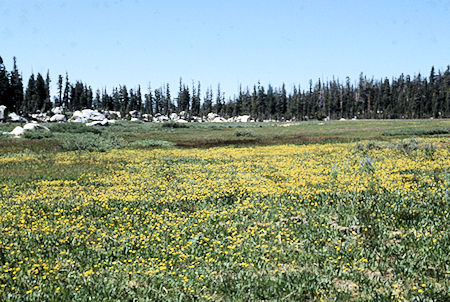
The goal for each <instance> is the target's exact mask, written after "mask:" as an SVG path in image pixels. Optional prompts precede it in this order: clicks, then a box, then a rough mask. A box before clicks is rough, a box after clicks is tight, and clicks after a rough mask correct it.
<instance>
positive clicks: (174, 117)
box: [169, 112, 180, 121]
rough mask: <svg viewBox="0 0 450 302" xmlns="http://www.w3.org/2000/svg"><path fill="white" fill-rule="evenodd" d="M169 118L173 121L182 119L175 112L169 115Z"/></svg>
mask: <svg viewBox="0 0 450 302" xmlns="http://www.w3.org/2000/svg"><path fill="white" fill-rule="evenodd" d="M169 118H170V119H171V120H172V121H176V120H178V119H179V118H180V117H179V116H178V114H176V113H175V112H174V113H171V114H170V115H169Z"/></svg>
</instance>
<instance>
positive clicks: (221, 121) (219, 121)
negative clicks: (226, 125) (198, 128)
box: [211, 116, 227, 123]
mask: <svg viewBox="0 0 450 302" xmlns="http://www.w3.org/2000/svg"><path fill="white" fill-rule="evenodd" d="M226 121H227V120H226V119H224V118H223V117H220V116H217V117H215V118H214V119H213V120H211V122H212V123H223V122H226Z"/></svg>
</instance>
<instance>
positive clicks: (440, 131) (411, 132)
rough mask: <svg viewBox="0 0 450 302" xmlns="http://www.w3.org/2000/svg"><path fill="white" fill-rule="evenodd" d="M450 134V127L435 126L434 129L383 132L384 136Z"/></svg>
mask: <svg viewBox="0 0 450 302" xmlns="http://www.w3.org/2000/svg"><path fill="white" fill-rule="evenodd" d="M440 134H450V128H434V129H400V130H389V131H384V132H383V133H382V135H383V136H412V135H417V136H425V135H440Z"/></svg>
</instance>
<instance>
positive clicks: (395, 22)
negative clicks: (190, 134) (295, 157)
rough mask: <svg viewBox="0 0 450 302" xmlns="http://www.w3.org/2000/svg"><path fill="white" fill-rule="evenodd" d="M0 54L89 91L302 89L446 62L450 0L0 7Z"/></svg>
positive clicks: (194, 0) (23, 0) (10, 3)
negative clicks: (196, 85)
mask: <svg viewBox="0 0 450 302" xmlns="http://www.w3.org/2000/svg"><path fill="white" fill-rule="evenodd" d="M0 56H2V57H3V60H4V61H5V64H6V67H7V69H8V70H10V69H11V67H12V57H13V56H16V57H17V61H18V66H19V69H20V70H21V71H22V74H23V77H24V82H25V84H26V82H27V81H28V77H29V76H30V74H31V72H32V71H33V72H34V73H37V72H41V73H43V74H44V73H46V72H47V69H49V70H50V75H51V78H52V81H53V82H52V85H53V88H52V90H53V91H54V89H55V86H56V85H55V84H56V82H57V76H58V74H65V72H66V71H67V72H68V73H69V78H70V79H71V80H72V81H75V80H82V81H84V82H85V83H87V84H89V85H91V86H92V87H93V88H94V89H96V88H103V87H106V88H108V90H110V89H111V88H112V87H113V86H118V85H119V84H125V85H127V87H128V88H135V87H137V85H138V84H140V85H141V86H143V88H144V91H145V88H146V87H147V86H148V83H149V82H151V84H152V87H153V88H156V87H159V86H160V85H161V84H162V83H169V84H171V86H172V94H174V92H175V90H177V87H178V80H179V78H180V77H182V78H183V81H184V82H186V83H188V84H189V85H190V84H191V83H192V81H193V80H194V81H200V82H201V83H202V85H203V86H202V87H203V91H204V89H205V86H210V85H211V86H213V88H214V90H215V89H216V87H217V83H219V82H220V83H221V86H222V88H223V90H224V91H225V92H226V96H232V95H233V94H236V93H237V91H238V89H239V84H242V85H243V86H244V87H245V86H247V85H250V86H251V85H253V84H255V83H256V82H257V81H260V82H261V83H262V84H264V85H266V84H268V83H271V84H273V85H275V86H278V85H281V83H283V82H284V83H286V85H287V87H288V88H290V87H292V85H294V84H296V85H297V84H300V85H301V86H302V88H306V86H307V85H308V81H309V79H313V80H314V81H316V80H317V79H318V78H322V79H324V80H327V79H332V77H333V76H335V77H338V78H340V79H341V80H344V79H345V77H346V76H350V78H351V79H352V81H355V80H356V79H357V78H358V76H359V73H360V72H364V73H365V74H366V75H367V76H369V77H372V76H373V77H375V78H382V77H385V76H387V77H389V78H391V77H393V76H398V75H399V74H400V73H405V74H411V75H414V74H417V73H418V72H421V73H422V74H424V75H427V76H428V74H429V71H430V67H431V66H432V65H434V66H435V67H436V68H437V69H441V70H444V69H445V68H446V66H447V65H449V64H450V0H433V1H431V0H430V1H427V0H424V1H416V0H394V1H393V0H377V1H372V0H367V1H362V0H355V1H345V0H327V1H321V0H311V1H310V0H305V1H302V0H296V1H294V0H278V1H273V0H268V1H266V0H258V1H254V0H240V1H236V0H227V1H214V0H202V1H199V0H190V1H181V0H180V1H175V0H161V1H150V0H149V1H144V0H140V1H139V0H130V1H103V0H102V1H100V0H96V1H95V0H92V1H86V0H78V1H64V0H54V1H32V0H0Z"/></svg>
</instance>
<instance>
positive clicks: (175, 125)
mask: <svg viewBox="0 0 450 302" xmlns="http://www.w3.org/2000/svg"><path fill="white" fill-rule="evenodd" d="M162 127H163V128H189V125H187V124H184V123H177V122H166V123H163V124H162Z"/></svg>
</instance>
